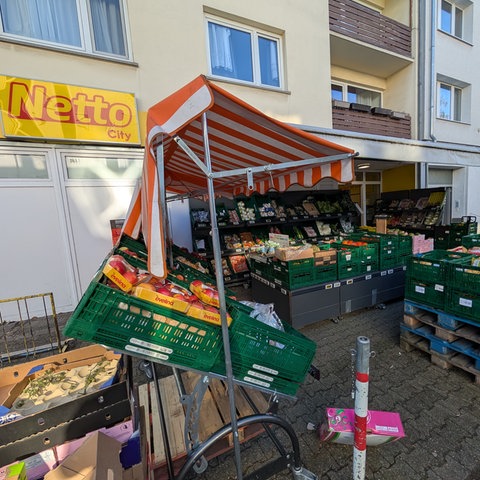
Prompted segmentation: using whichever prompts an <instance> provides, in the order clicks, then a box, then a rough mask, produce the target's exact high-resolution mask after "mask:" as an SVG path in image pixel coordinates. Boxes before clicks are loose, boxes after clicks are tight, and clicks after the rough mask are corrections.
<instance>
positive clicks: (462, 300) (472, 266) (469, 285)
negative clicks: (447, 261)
mask: <svg viewBox="0 0 480 480" xmlns="http://www.w3.org/2000/svg"><path fill="white" fill-rule="evenodd" d="M476 259H477V257H471V258H466V259H465V260H464V261H462V262H460V263H454V264H452V265H451V266H450V269H449V272H448V275H449V290H448V292H447V301H446V307H445V309H446V311H447V312H448V313H452V314H453V315H456V316H458V317H461V318H468V319H470V320H474V321H476V322H479V323H480V266H479V265H478V262H476Z"/></svg>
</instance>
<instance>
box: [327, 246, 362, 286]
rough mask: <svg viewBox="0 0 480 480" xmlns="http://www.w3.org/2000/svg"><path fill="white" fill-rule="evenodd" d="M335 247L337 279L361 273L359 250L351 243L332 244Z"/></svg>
mask: <svg viewBox="0 0 480 480" xmlns="http://www.w3.org/2000/svg"><path fill="white" fill-rule="evenodd" d="M332 245H333V246H334V247H335V248H336V249H337V262H338V263H337V270H338V278H339V280H343V279H345V278H351V277H355V276H357V275H360V274H361V263H360V250H359V249H358V247H355V246H353V245H345V244H341V243H334V244H332Z"/></svg>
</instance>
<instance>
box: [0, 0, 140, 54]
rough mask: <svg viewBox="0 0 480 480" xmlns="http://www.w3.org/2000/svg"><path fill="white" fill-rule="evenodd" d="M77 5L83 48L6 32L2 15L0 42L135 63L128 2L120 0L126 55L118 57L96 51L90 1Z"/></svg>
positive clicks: (76, 1) (83, 0) (78, 1)
mask: <svg viewBox="0 0 480 480" xmlns="http://www.w3.org/2000/svg"><path fill="white" fill-rule="evenodd" d="M75 3H76V7H77V15H78V17H77V18H78V22H79V34H80V42H81V46H79V47H77V46H75V45H68V44H62V43H56V42H52V41H49V40H42V39H37V38H32V37H26V36H22V35H17V34H13V33H9V32H6V31H5V30H4V21H3V17H2V15H1V14H0V41H9V42H14V43H18V44H22V45H28V46H33V47H39V48H47V49H50V50H57V51H61V52H66V53H73V54H79V55H86V56H91V57H99V58H102V59H108V60H114V61H119V62H122V61H124V62H125V61H126V62H131V61H133V60H132V49H131V39H130V31H129V28H128V25H127V20H128V18H129V16H128V11H127V2H126V0H118V3H119V7H120V17H121V23H122V32H123V41H124V43H125V45H124V46H125V55H117V54H114V53H108V52H102V51H97V50H96V49H95V38H94V30H93V21H92V17H91V9H90V1H89V0H75Z"/></svg>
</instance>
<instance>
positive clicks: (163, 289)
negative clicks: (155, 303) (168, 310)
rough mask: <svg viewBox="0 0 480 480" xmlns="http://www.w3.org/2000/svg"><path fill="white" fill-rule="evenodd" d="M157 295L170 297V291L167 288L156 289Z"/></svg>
mask: <svg viewBox="0 0 480 480" xmlns="http://www.w3.org/2000/svg"><path fill="white" fill-rule="evenodd" d="M157 293H160V294H161V295H166V296H167V297H171V296H172V294H171V292H170V290H169V289H168V288H165V287H160V288H157Z"/></svg>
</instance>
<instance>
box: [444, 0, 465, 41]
mask: <svg viewBox="0 0 480 480" xmlns="http://www.w3.org/2000/svg"><path fill="white" fill-rule="evenodd" d="M440 30H443V31H444V32H446V33H450V34H451V35H455V36H456V37H458V38H462V30H463V11H462V10H461V9H460V8H458V7H456V6H455V5H453V4H452V3H451V2H447V1H446V0H442V3H441V8H440Z"/></svg>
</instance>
